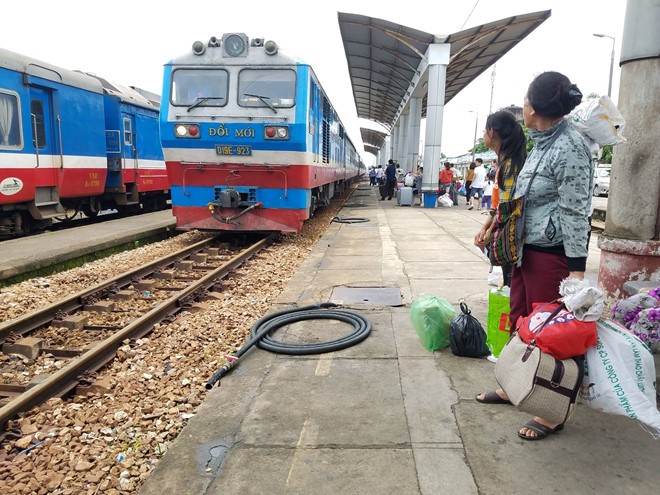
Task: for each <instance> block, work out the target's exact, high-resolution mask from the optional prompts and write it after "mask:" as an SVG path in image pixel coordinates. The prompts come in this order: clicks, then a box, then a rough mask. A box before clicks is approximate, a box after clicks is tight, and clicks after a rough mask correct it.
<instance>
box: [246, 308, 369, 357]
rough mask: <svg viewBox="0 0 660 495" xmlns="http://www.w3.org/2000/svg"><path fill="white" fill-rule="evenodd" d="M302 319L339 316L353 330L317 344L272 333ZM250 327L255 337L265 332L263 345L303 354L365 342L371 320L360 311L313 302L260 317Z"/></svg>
mask: <svg viewBox="0 0 660 495" xmlns="http://www.w3.org/2000/svg"><path fill="white" fill-rule="evenodd" d="M303 320H339V321H343V322H345V323H348V324H349V325H353V332H351V333H349V334H348V335H345V336H343V337H341V338H339V339H335V340H331V341H329V342H321V343H315V344H299V343H296V344H294V343H286V342H281V341H279V340H275V339H274V338H273V336H272V335H273V334H274V333H275V332H276V331H277V330H278V329H279V328H281V327H283V326H286V325H291V324H292V323H296V322H298V321H303ZM250 331H251V333H252V336H253V338H254V337H255V336H257V335H263V336H262V337H261V338H260V340H259V342H258V345H259V347H261V348H262V349H266V350H267V351H271V352H276V353H278V354H290V355H298V356H302V355H307V354H321V353H324V352H332V351H338V350H340V349H345V348H346V347H350V346H352V345H355V344H357V343H359V342H362V341H363V340H364V339H366V338H367V337H368V336H369V333H370V332H371V322H370V321H369V320H367V319H366V318H365V317H364V316H362V315H360V314H358V313H354V312H352V311H347V310H344V309H336V307H335V305H333V306H325V305H314V306H306V307H304V308H299V309H295V310H285V311H280V312H279V313H273V314H271V315H266V316H265V317H263V318H261V319H260V320H259V321H257V323H255V324H254V325H253V326H252V329H251V330H250Z"/></svg>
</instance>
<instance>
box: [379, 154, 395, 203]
mask: <svg viewBox="0 0 660 495" xmlns="http://www.w3.org/2000/svg"><path fill="white" fill-rule="evenodd" d="M385 185H386V186H387V187H386V188H385V190H386V194H387V199H392V196H393V195H394V190H395V189H396V164H395V163H394V160H391V159H390V160H389V161H388V162H387V168H386V169H385ZM380 199H381V200H383V199H385V196H381V198H380Z"/></svg>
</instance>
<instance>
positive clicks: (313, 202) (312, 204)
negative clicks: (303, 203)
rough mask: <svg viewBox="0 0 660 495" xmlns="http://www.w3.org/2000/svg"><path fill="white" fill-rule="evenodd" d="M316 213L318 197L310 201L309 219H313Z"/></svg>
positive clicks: (313, 197)
mask: <svg viewBox="0 0 660 495" xmlns="http://www.w3.org/2000/svg"><path fill="white" fill-rule="evenodd" d="M315 211H316V196H312V200H311V201H310V205H309V218H312V217H313V216H314V212H315Z"/></svg>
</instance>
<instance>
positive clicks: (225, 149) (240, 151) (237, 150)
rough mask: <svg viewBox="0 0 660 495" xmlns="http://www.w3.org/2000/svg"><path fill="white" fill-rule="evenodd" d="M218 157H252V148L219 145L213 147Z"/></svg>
mask: <svg viewBox="0 0 660 495" xmlns="http://www.w3.org/2000/svg"><path fill="white" fill-rule="evenodd" d="M215 152H216V153H217V154H218V155H234V156H252V146H235V145H221V144H217V145H216V146H215Z"/></svg>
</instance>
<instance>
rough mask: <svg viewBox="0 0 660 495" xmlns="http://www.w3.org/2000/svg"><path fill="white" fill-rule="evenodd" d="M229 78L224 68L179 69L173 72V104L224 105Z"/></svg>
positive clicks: (196, 105) (191, 105)
mask: <svg viewBox="0 0 660 495" xmlns="http://www.w3.org/2000/svg"><path fill="white" fill-rule="evenodd" d="M228 80H229V75H228V74H227V71H226V70H224V69H177V70H175V71H174V72H173V73H172V98H171V99H172V105H177V106H187V107H192V108H194V107H202V106H204V107H224V106H225V105H226V104H227V91H228V88H229V84H228ZM193 105H194V107H193Z"/></svg>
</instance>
